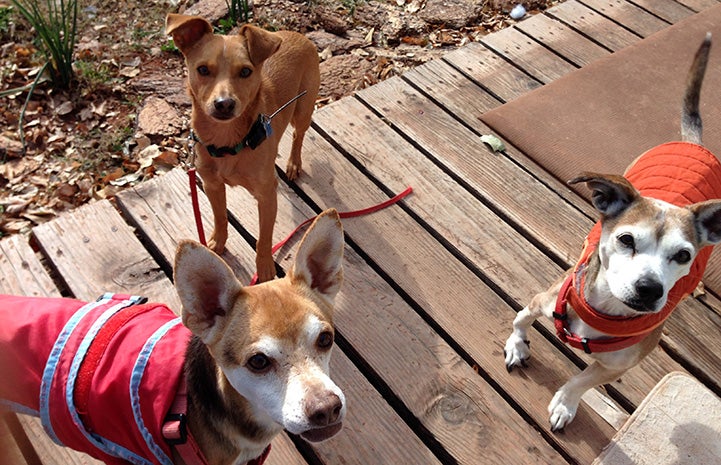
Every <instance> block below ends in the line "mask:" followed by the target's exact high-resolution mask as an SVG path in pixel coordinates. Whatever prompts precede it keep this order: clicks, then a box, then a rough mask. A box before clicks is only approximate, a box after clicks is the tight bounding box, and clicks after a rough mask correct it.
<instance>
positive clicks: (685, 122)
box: [681, 32, 711, 144]
mask: <svg viewBox="0 0 721 465" xmlns="http://www.w3.org/2000/svg"><path fill="white" fill-rule="evenodd" d="M710 49H711V33H710V32H707V33H706V38H705V39H704V41H703V43H702V44H701V46H700V47H699V49H698V51H697V52H696V56H695V57H694V59H693V64H692V65H691V69H690V70H689V72H688V77H687V78H686V95H684V97H683V109H682V112H681V139H682V140H684V141H687V142H693V143H694V144H701V139H702V133H703V123H702V122H701V113H700V112H699V109H698V103H699V99H700V97H701V83H703V77H704V74H706V64H707V63H708V55H709V50H710Z"/></svg>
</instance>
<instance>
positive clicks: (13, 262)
mask: <svg viewBox="0 0 721 465" xmlns="http://www.w3.org/2000/svg"><path fill="white" fill-rule="evenodd" d="M717 3H718V2H717V1H716V0H676V1H674V0H633V1H621V0H568V1H567V2H565V3H563V4H561V5H559V6H557V7H555V8H552V9H550V10H549V11H547V12H546V13H544V14H541V15H537V16H534V17H532V18H529V19H527V20H525V21H523V22H521V23H519V24H517V25H515V26H513V27H510V28H508V29H505V30H502V31H500V32H497V33H494V34H491V35H488V36H486V37H485V38H484V39H483V40H482V41H481V42H480V43H472V44H469V45H467V46H465V47H464V48H462V49H460V50H458V51H454V52H452V53H449V54H448V55H447V56H445V57H444V58H443V59H441V60H436V61H433V62H430V63H428V64H426V65H423V66H421V67H418V68H416V69H414V70H412V71H410V72H408V73H406V74H404V75H403V76H401V77H396V78H392V79H390V80H388V81H385V82H382V83H380V84H377V85H375V86H373V87H371V88H368V89H365V90H363V91H360V92H358V93H357V95H356V96H354V97H349V98H345V99H343V100H341V101H339V102H336V103H334V104H331V105H329V106H326V107H323V108H321V109H320V110H318V111H317V112H316V114H315V117H314V125H313V128H312V130H311V131H310V132H309V134H308V135H307V136H306V141H305V146H304V147H305V150H304V172H303V174H302V176H301V177H300V179H299V181H298V182H297V183H290V184H289V183H287V182H284V181H282V182H281V186H280V189H279V212H278V220H277V222H276V228H275V234H276V237H277V239H281V238H282V237H284V236H285V235H286V234H287V233H288V232H289V231H290V230H292V229H293V227H294V226H295V225H296V224H298V223H299V222H301V221H302V220H304V219H306V218H308V217H311V216H312V215H314V214H316V213H317V212H319V211H321V210H322V209H325V208H328V207H335V208H337V209H338V210H340V211H347V210H354V209H358V208H363V207H366V206H369V205H372V204H375V203H378V202H380V201H383V200H385V199H387V198H388V197H389V196H390V195H392V194H394V193H397V192H400V191H402V190H403V189H404V188H405V187H406V186H408V185H410V186H413V188H414V193H413V194H412V195H411V196H410V197H408V198H407V199H406V200H404V201H402V202H401V203H400V204H398V205H396V206H393V207H390V208H388V209H386V210H383V211H381V212H378V213H374V214H372V215H369V216H365V217H361V218H354V219H348V220H344V223H343V224H344V228H345V232H346V242H347V248H346V258H345V283H344V286H343V288H342V291H341V293H340V296H339V298H338V299H337V317H336V324H337V330H338V338H337V342H338V348H337V349H336V351H335V352H334V355H333V360H332V373H331V374H332V376H333V378H334V379H335V380H336V382H337V383H338V384H339V385H340V386H341V387H342V388H343V389H344V391H345V393H346V396H347V398H348V406H349V410H348V418H347V421H346V422H345V427H344V430H343V431H342V433H341V434H339V435H338V436H337V437H335V438H333V439H332V440H329V441H327V442H325V443H321V444H318V445H313V446H310V445H308V444H307V443H305V442H303V441H301V440H298V439H297V438H291V437H289V436H285V435H282V436H281V437H279V438H278V439H277V440H276V441H275V442H274V444H273V446H274V447H273V453H272V454H271V456H270V460H269V463H271V464H273V465H280V464H287V465H300V464H312V465H315V464H329V465H334V464H364V465H367V464H433V463H448V464H451V463H464V464H501V463H513V464H520V463H539V464H559V463H578V464H589V463H591V462H592V461H593V460H594V458H595V457H597V456H598V454H599V453H600V452H601V450H602V449H603V448H604V447H605V446H606V445H607V444H608V443H609V441H610V440H611V438H612V437H613V435H614V434H615V433H616V431H617V430H618V429H619V428H621V426H622V425H623V423H624V421H625V420H626V419H627V418H628V416H629V414H630V413H632V412H633V410H634V409H635V407H636V406H638V405H639V404H640V403H641V401H642V400H643V399H644V397H645V396H646V394H647V393H648V392H650V391H651V389H652V388H653V387H654V386H655V385H656V383H657V382H658V381H659V380H661V378H662V377H663V376H664V375H666V374H667V373H669V372H671V371H682V372H689V373H691V374H692V375H693V376H695V377H696V378H698V379H699V380H700V381H701V382H702V383H703V384H705V385H706V386H707V387H708V388H709V389H711V390H712V391H714V392H715V393H716V394H717V395H718V394H721V363H720V362H719V361H720V360H721V350H720V349H719V344H718V335H719V331H720V329H721V303H720V302H719V301H718V300H717V298H716V295H718V294H716V293H715V292H711V293H709V294H708V295H707V296H706V297H705V299H704V300H703V302H701V301H693V302H686V303H684V304H683V305H682V308H680V309H679V311H677V312H675V313H674V315H673V316H672V318H671V321H670V322H669V324H668V325H667V331H666V334H665V335H664V338H663V341H662V344H661V346H660V347H659V348H657V349H656V350H655V351H654V352H653V353H652V355H651V356H649V357H648V358H647V359H646V360H645V361H644V362H643V363H642V364H641V365H640V366H638V367H636V368H634V369H633V370H631V371H630V372H629V373H627V374H626V375H625V376H624V377H623V378H622V379H620V380H618V381H617V382H615V383H614V384H613V385H610V386H608V387H607V388H606V389H599V390H594V391H592V392H589V393H588V394H587V395H586V396H585V397H584V402H583V403H582V405H581V407H580V409H579V413H578V415H577V417H576V419H575V421H574V422H573V423H572V425H571V426H570V427H568V428H566V431H565V432H564V433H561V434H554V433H551V432H550V428H549V424H548V420H547V416H548V413H547V411H546V406H547V404H548V402H549V401H550V399H551V397H552V395H553V393H554V391H555V390H556V389H557V388H558V387H559V386H560V385H561V384H562V383H563V382H565V380H566V379H567V378H568V377H569V376H571V375H573V374H574V373H577V372H578V371H579V370H581V369H582V367H584V366H585V362H586V359H585V357H583V356H581V355H579V354H578V353H577V352H571V351H569V350H568V349H567V348H565V347H563V346H562V345H561V344H560V343H559V341H557V340H556V339H555V337H554V336H553V330H552V325H551V324H550V322H546V321H543V322H540V321H539V322H538V323H537V324H536V326H535V327H536V331H535V333H536V334H532V335H531V339H532V341H533V344H532V347H533V355H532V357H533V358H532V359H531V360H530V361H529V366H528V368H526V369H524V370H522V371H518V370H516V371H514V372H513V373H511V374H509V373H507V372H506V369H505V366H504V363H503V356H502V352H503V344H504V341H505V339H506V337H507V336H508V333H509V330H510V327H511V321H512V320H513V318H514V316H515V314H516V312H517V311H518V310H520V309H521V308H522V307H523V306H524V305H525V304H526V303H527V302H528V301H529V299H530V298H531V297H532V296H533V295H534V294H535V293H536V292H538V291H541V290H543V289H545V288H546V287H547V286H548V285H549V284H550V283H551V282H552V281H553V280H554V279H555V278H556V277H557V276H558V275H559V273H561V272H562V270H563V269H565V268H567V267H568V266H570V264H571V262H572V261H573V260H574V258H575V257H576V256H577V254H578V252H579V248H580V245H581V241H582V238H583V237H584V236H585V233H586V232H587V231H588V229H589V228H590V226H591V225H592V224H593V221H594V220H593V218H594V217H595V215H594V212H593V210H592V208H591V207H590V206H589V205H588V204H587V203H586V202H585V201H583V200H582V199H581V198H580V197H579V196H577V195H576V194H575V193H574V192H572V191H571V190H569V189H568V188H567V187H566V186H565V184H563V183H562V182H560V181H558V180H556V179H554V178H553V177H552V176H550V175H549V174H547V173H546V172H545V171H544V170H543V169H542V168H541V167H539V166H537V165H536V164H535V163H534V162H532V161H531V160H530V159H529V158H528V157H527V156H526V155H525V154H524V153H521V152H519V151H518V150H516V149H514V148H513V147H512V146H510V145H509V147H508V150H507V151H506V153H504V154H494V153H492V152H490V151H489V150H488V148H487V147H485V146H484V144H483V143H482V142H481V141H480V137H479V136H480V135H482V134H488V133H491V131H490V129H488V128H487V127H485V126H484V125H483V123H482V122H481V121H480V120H479V118H478V117H479V115H481V114H482V113H484V112H486V111H488V110H491V109H493V108H496V107H498V106H499V105H501V104H503V103H504V102H506V101H510V100H513V99H515V98H517V97H519V96H521V95H523V94H525V93H527V92H530V91H533V89H536V88H538V87H540V86H543V85H544V84H547V83H549V82H551V81H554V80H555V79H558V78H559V77H561V76H563V75H565V74H566V73H569V72H572V71H574V70H575V69H577V68H579V67H582V66H584V65H586V64H588V63H590V62H592V61H594V60H597V59H599V58H601V57H603V56H606V55H608V54H610V53H612V52H614V51H617V50H619V49H621V48H624V47H626V46H628V45H631V44H633V43H635V42H637V41H640V40H642V39H643V38H644V37H647V36H649V35H651V34H653V33H654V32H656V31H659V30H661V29H663V28H666V27H668V26H669V25H670V24H673V23H675V22H677V21H679V20H681V19H683V18H685V17H688V16H690V15H692V14H694V12H696V11H701V10H703V9H705V8H709V7H711V6H713V5H716V4H717ZM288 149H289V140H288V139H287V138H286V139H285V140H284V143H283V144H282V147H281V158H280V159H279V160H278V166H283V167H284V166H285V159H286V158H285V157H286V154H287V153H288ZM228 203H229V210H230V212H231V213H232V216H233V220H232V224H233V226H234V229H233V230H231V234H230V238H229V241H228V249H229V251H228V252H226V254H225V258H226V259H227V260H228V262H229V263H230V264H231V266H232V267H233V268H234V269H235V270H236V272H237V274H238V275H239V276H240V278H241V279H242V280H245V281H248V280H249V278H250V273H251V272H252V271H253V257H254V252H253V249H252V247H251V246H250V245H249V240H252V235H254V234H255V233H256V231H257V213H256V207H255V202H254V201H253V200H252V198H251V197H250V196H249V195H248V194H247V193H246V192H245V191H244V190H242V189H231V190H230V191H229V194H228ZM201 208H202V209H203V212H204V221H205V224H206V227H209V226H210V225H211V219H212V214H211V212H210V208H209V205H208V203H207V199H205V197H202V196H201ZM559 225H563V226H562V228H561V229H559ZM196 237H197V234H196V232H195V227H194V223H193V220H192V212H191V207H190V201H189V188H188V182H187V176H186V174H185V172H184V171H183V170H181V169H176V170H174V171H172V172H171V173H169V174H167V175H165V176H162V177H160V178H157V179H155V180H153V181H150V182H147V183H143V184H141V185H139V186H138V187H136V188H134V189H130V190H127V191H124V192H123V193H121V194H120V195H118V196H117V198H116V199H114V200H113V201H99V202H95V203H92V204H90V205H86V206H84V207H81V208H79V209H77V210H75V211H73V212H71V213H69V214H65V215H62V216H60V217H59V218H57V219H55V220H53V221H51V222H49V223H46V224H43V225H41V226H37V227H36V228H34V230H33V234H32V237H31V238H25V237H20V236H17V237H11V238H8V239H4V240H2V241H0V292H5V293H16V294H24V295H66V296H74V297H77V298H80V299H86V300H92V299H95V298H96V297H97V296H98V295H99V294H101V293H102V292H104V291H114V292H126V293H134V294H140V295H145V296H148V297H149V298H150V299H151V300H154V301H162V302H165V303H167V304H169V305H170V306H171V307H173V308H179V303H178V298H177V296H176V295H175V291H174V288H173V285H172V283H171V277H172V270H171V263H172V261H173V256H174V251H175V246H176V243H177V241H178V240H180V239H183V238H196ZM293 247H294V244H291V245H290V246H286V247H285V248H284V249H282V250H281V251H280V253H279V254H278V256H277V263H278V264H279V265H280V266H281V267H285V266H286V265H287V263H288V259H289V257H290V256H291V255H292V252H293ZM714 291H715V290H714ZM19 420H20V423H21V424H22V427H21V425H20V424H19V423H17V421H16V419H15V417H14V416H8V418H7V422H6V424H4V425H3V424H2V423H1V422H0V449H3V450H5V453H6V454H7V456H8V458H7V460H6V461H5V462H3V463H18V464H25V463H27V464H35V463H43V464H91V463H96V462H95V461H93V460H90V459H88V458H87V457H86V456H82V455H80V454H76V453H72V452H69V451H66V450H61V449H57V448H56V447H55V446H53V445H52V444H50V443H49V440H47V439H46V438H45V437H44V435H43V432H42V428H41V427H40V426H39V423H38V422H37V421H36V420H34V419H30V418H26V417H23V416H20V417H19ZM23 431H25V432H26V434H27V436H28V437H29V442H30V443H31V444H32V445H33V446H34V451H33V450H32V448H30V447H28V444H27V441H28V439H27V438H26V437H25V435H24V433H23ZM24 441H25V442H24ZM23 453H25V455H23ZM33 454H35V455H34V456H33Z"/></svg>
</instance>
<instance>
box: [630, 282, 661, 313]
mask: <svg viewBox="0 0 721 465" xmlns="http://www.w3.org/2000/svg"><path fill="white" fill-rule="evenodd" d="M636 294H637V295H638V298H639V300H641V301H642V302H643V303H644V305H646V306H648V307H651V306H652V305H653V304H654V303H656V301H658V299H660V298H661V297H663V285H662V284H661V283H659V282H658V281H655V280H653V279H648V278H641V279H639V280H638V281H636Z"/></svg>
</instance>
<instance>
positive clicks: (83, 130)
mask: <svg viewBox="0 0 721 465" xmlns="http://www.w3.org/2000/svg"><path fill="white" fill-rule="evenodd" d="M24 1H26V2H27V1H29V0H24ZM560 1H562V0H538V1H524V2H522V3H523V4H524V6H525V7H526V9H527V11H528V14H533V13H537V12H539V11H542V10H544V9H546V8H548V7H550V6H553V5H555V4H557V3H560ZM40 3H43V2H40ZM516 3H521V2H513V1H501V0H495V1H493V0H491V1H477V0H475V1H474V0H255V2H254V4H253V5H252V15H251V20H250V21H251V22H253V23H255V24H258V25H260V26H262V27H265V28H267V29H271V30H278V29H292V30H296V31H299V32H302V33H304V34H306V35H307V36H308V37H309V38H310V39H311V40H312V41H313V42H314V43H315V44H316V46H317V47H318V52H319V57H320V60H321V80H322V84H321V92H320V96H319V99H318V102H317V104H318V106H322V105H325V104H328V103H330V102H332V101H334V100H337V99H339V98H342V97H344V96H346V95H349V94H351V93H352V92H353V91H355V90H359V89H362V88H364V87H367V86H369V85H372V84H375V83H377V82H379V81H381V80H383V79H386V78H388V77H391V76H395V75H398V74H401V73H402V72H403V71H405V70H407V69H410V68H412V67H414V66H417V65H419V64H421V63H424V62H426V61H428V60H430V59H433V58H437V57H439V56H440V55H442V54H444V53H447V52H448V51H450V50H452V49H454V48H457V47H460V46H462V45H464V44H466V43H468V42H469V41H474V40H477V39H478V38H479V37H481V36H483V35H485V34H487V33H489V32H493V31H495V30H498V29H501V28H504V27H507V26H509V25H511V24H513V23H514V22H515V21H514V20H513V19H511V18H510V17H509V13H510V11H511V9H512V8H513V7H514V6H515V5H516ZM186 11H189V12H199V13H201V14H203V15H204V16H206V17H209V19H211V20H213V21H214V24H217V25H219V27H223V28H226V29H228V28H230V26H229V25H228V22H227V19H225V18H224V17H226V14H227V6H226V3H225V0H201V1H200V2H196V1H193V0H190V1H180V2H178V0H124V1H122V2H121V1H117V0H107V1H97V2H96V3H91V2H83V3H82V5H81V6H80V7H79V11H78V33H77V40H76V47H75V66H74V68H75V72H76V76H77V79H76V81H75V82H74V85H73V86H72V88H71V89H70V90H63V91H59V90H54V89H52V88H51V87H50V86H49V85H48V84H40V85H39V86H38V88H36V89H35V91H34V92H33V94H32V96H31V98H30V99H29V100H28V101H27V108H26V110H25V112H24V114H22V121H21V120H20V117H21V113H22V108H23V105H24V104H25V103H26V98H27V92H19V93H11V94H10V95H8V96H2V97H0V213H1V217H0V236H3V235H8V234H15V233H24V232H27V231H29V230H30V228H31V227H32V226H34V225H36V224H38V223H41V222H44V221H48V220H49V219H52V218H53V217H54V216H56V215H57V214H59V213H60V212H62V211H65V210H68V209H72V208H74V207H77V206H79V205H82V204H84V203H86V202H88V201H90V200H92V199H101V198H108V197H112V196H113V195H114V194H115V193H117V192H118V191H119V190H121V189H124V188H127V187H128V186H132V185H135V184H137V183H139V182H142V181H143V180H146V179H150V178H152V177H154V176H157V175H160V174H162V173H164V172H166V171H168V170H170V169H172V168H173V167H175V166H177V165H178V164H181V163H183V161H184V160H185V159H186V158H187V155H186V150H185V148H184V147H185V141H186V138H187V133H188V129H189V128H188V117H189V110H190V107H189V104H190V101H189V99H188V98H187V96H186V94H185V91H184V85H183V79H184V76H183V65H182V57H181V56H180V54H179V53H178V52H177V50H175V49H174V47H173V46H172V41H169V40H168V38H167V37H166V36H165V34H164V32H163V28H164V20H165V15H166V14H167V13H168V12H186ZM231 33H232V31H231ZM35 35H36V34H35V32H34V31H33V30H32V29H31V28H30V26H29V25H28V24H27V23H26V22H25V21H24V20H23V19H21V18H20V15H19V14H18V13H17V12H16V11H14V10H13V9H12V8H10V6H9V3H8V2H3V0H0V44H2V45H0V92H3V91H8V90H9V89H14V88H17V87H21V86H25V85H27V84H29V83H31V82H32V81H33V80H34V79H35V77H36V75H37V73H38V70H39V69H40V67H41V66H42V64H43V62H44V59H43V56H42V54H41V53H40V52H39V51H38V45H37V43H36V42H35ZM21 123H22V136H23V137H24V143H25V146H24V147H23V143H22V137H21V133H20V131H19V130H18V128H19V125H20V124H21Z"/></svg>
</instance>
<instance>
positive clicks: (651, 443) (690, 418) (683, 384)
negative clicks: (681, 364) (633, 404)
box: [593, 372, 721, 465]
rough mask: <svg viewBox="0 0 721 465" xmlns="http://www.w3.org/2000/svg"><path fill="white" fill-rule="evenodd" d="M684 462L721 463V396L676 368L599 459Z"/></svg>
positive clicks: (620, 463)
mask: <svg viewBox="0 0 721 465" xmlns="http://www.w3.org/2000/svg"><path fill="white" fill-rule="evenodd" d="M681 463H684V464H686V463H688V464H694V465H718V464H720V463H721V398H719V397H718V396H717V395H716V394H714V393H713V392H711V391H710V390H709V389H707V388H706V387H705V386H704V385H703V384H701V383H700V382H699V381H698V380H696V379H695V378H691V377H690V376H688V375H686V374H684V373H678V372H675V373H669V374H668V375H666V376H665V377H664V378H663V379H662V380H661V381H659V383H658V384H657V385H656V386H655V387H654V388H653V389H652V390H651V392H650V393H649V394H648V396H646V398H645V399H644V400H643V402H641V405H639V407H638V409H636V411H635V412H634V413H633V415H631V417H630V418H629V420H628V421H627V422H626V424H625V425H624V426H623V427H622V428H621V429H620V430H619V431H618V433H616V435H615V436H614V437H613V440H612V441H611V443H610V444H609V445H608V446H607V447H606V448H605V449H604V450H603V452H601V455H599V456H598V458H597V459H596V460H595V461H594V462H593V465H671V464H681Z"/></svg>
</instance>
